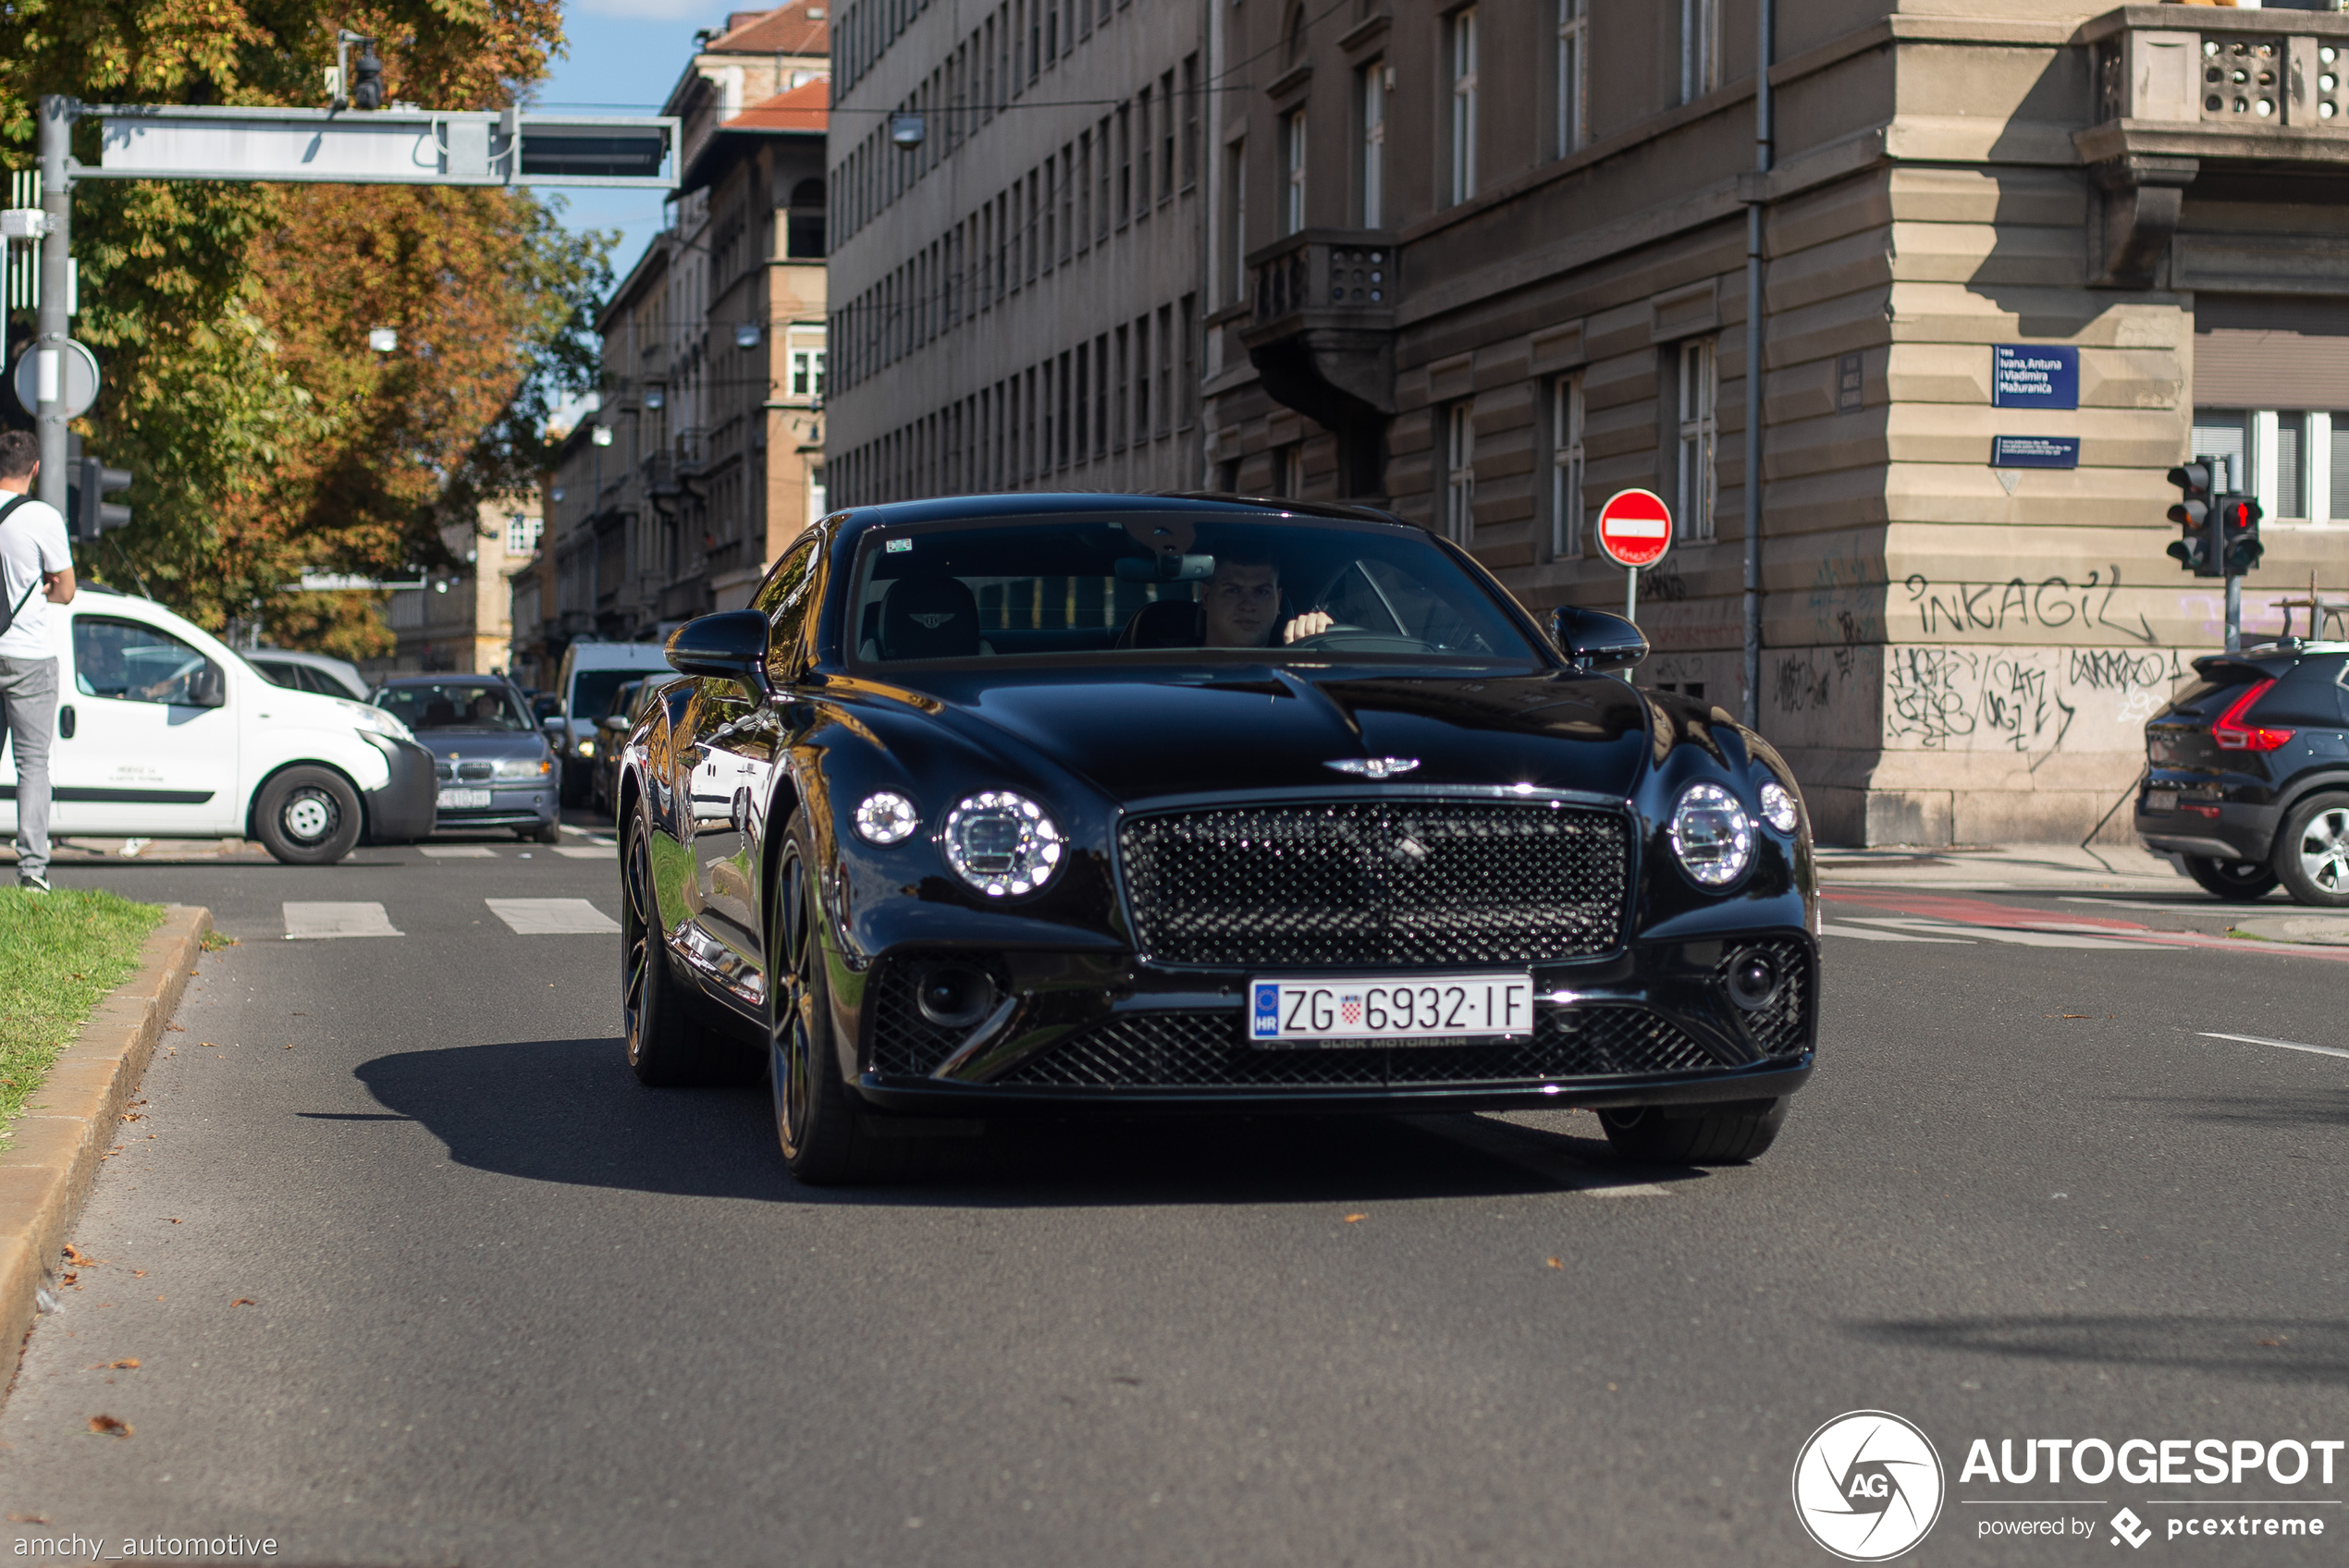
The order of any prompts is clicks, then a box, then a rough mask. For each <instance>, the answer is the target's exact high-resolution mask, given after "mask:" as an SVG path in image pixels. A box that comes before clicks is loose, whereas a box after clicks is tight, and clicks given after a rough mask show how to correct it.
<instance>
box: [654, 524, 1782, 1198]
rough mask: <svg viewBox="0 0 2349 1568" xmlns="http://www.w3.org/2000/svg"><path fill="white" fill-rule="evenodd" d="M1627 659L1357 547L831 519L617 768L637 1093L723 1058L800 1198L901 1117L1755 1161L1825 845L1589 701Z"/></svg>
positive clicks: (1691, 720)
mask: <svg viewBox="0 0 2349 1568" xmlns="http://www.w3.org/2000/svg"><path fill="white" fill-rule="evenodd" d="M1554 640H1555V641H1554ZM1646 650H1647V645H1646V643H1645V642H1644V640H1642V637H1641V636H1640V634H1639V632H1638V631H1637V630H1636V629H1635V628H1633V627H1632V626H1631V625H1630V623H1629V622H1627V621H1624V620H1621V619H1617V618H1615V617H1613V616H1606V615H1601V614H1598V613H1596V612H1590V611H1578V610H1571V609H1568V610H1559V611H1556V612H1553V618H1552V619H1551V621H1550V623H1549V631H1548V632H1547V633H1546V634H1545V631H1544V629H1543V626H1541V625H1539V624H1537V623H1536V622H1535V621H1534V620H1533V619H1532V618H1531V617H1530V616H1529V615H1528V614H1527V613H1526V612H1525V611H1524V610H1523V609H1522V608H1521V607H1519V605H1518V604H1517V603H1516V602H1515V601H1514V600H1513V599H1511V598H1510V596H1509V595H1508V594H1507V592H1505V591H1504V590H1503V589H1502V588H1501V587H1500V585H1499V584H1498V583H1496V582H1494V580H1493V579H1492V578H1491V577H1490V576H1488V575H1487V574H1486V573H1485V572H1484V571H1483V570H1482V568H1480V567H1479V566H1478V565H1477V563H1476V562H1475V561H1474V560H1473V559H1472V558H1471V557H1470V556H1468V555H1467V554H1466V553H1465V552H1463V551H1461V550H1459V549H1457V548H1456V547H1455V546H1453V545H1449V544H1447V543H1445V542H1444V541H1442V540H1440V539H1437V538H1435V537H1434V536H1433V535H1432V534H1430V533H1428V532H1427V531H1426V530H1425V529H1421V528H1418V527H1414V526H1411V525H1409V524H1406V523H1403V522H1400V521H1396V520H1395V519H1392V518H1389V517H1387V516H1385V515H1384V514H1383V513H1377V512H1372V511H1369V510H1366V509H1357V508H1309V507H1304V506H1299V505H1296V504H1293V503H1287V502H1280V501H1260V502H1249V501H1243V500H1238V499H1235V498H1230V497H1221V498H1199V497H1193V498H1181V497H1141V496H991V497H978V498H963V499H955V500H941V501H931V502H922V503H915V504H906V505H898V506H883V507H874V508H861V509H857V510H855V511H851V512H847V513H843V514H841V515H839V516H836V517H834V518H832V519H830V520H828V521H826V522H824V523H823V524H822V525H820V526H819V527H818V528H816V529H815V530H813V531H811V532H810V533H809V534H808V535H807V536H806V538H805V539H804V540H803V541H802V542H800V543H799V544H798V545H796V546H795V547H794V548H793V549H792V550H791V551H790V552H789V553H788V554H787V555H786V556H785V557H783V558H782V559H781V561H780V562H778V563H777V565H776V566H775V568H774V570H772V571H771V572H770V573H769V576H768V578H767V581H766V582H765V584H764V585H763V586H762V587H761V588H760V590H759V592H758V594H757V596H756V599H755V600H754V606H753V607H752V608H751V609H748V610H739V611H733V612H729V613H725V614H719V615H712V616H705V617H703V618H702V619H698V620H695V621H692V622H689V623H688V624H687V625H685V626H684V627H683V628H681V629H680V630H679V631H677V632H676V634H675V635H674V636H672V637H671V638H670V643H669V647H668V655H669V659H670V663H671V664H672V665H674V666H675V667H676V668H678V669H680V670H682V671H683V672H684V673H686V674H688V675H691V676H695V677H696V678H697V679H696V680H694V681H692V682H688V683H683V684H682V685H680V686H678V687H675V688H672V689H670V691H669V692H664V693H663V694H662V700H660V701H658V702H656V703H655V704H653V705H652V706H651V707H649V708H648V709H647V710H646V715H645V717H644V719H643V720H642V721H641V722H639V724H638V725H637V726H636V727H635V729H634V730H633V732H632V733H631V735H630V736H629V738H628V740H627V742H626V758H625V762H624V764H623V769H622V773H621V786H620V792H619V805H620V821H621V843H622V852H621V877H622V895H623V907H624V913H623V917H622V918H623V934H622V945H623V949H624V952H625V955H626V956H625V962H626V973H625V992H624V996H625V1006H624V1013H625V1023H626V1032H627V1050H628V1058H629V1061H630V1063H631V1065H632V1066H633V1068H634V1070H635V1072H636V1074H637V1076H638V1077H639V1078H641V1079H642V1080H644V1081H645V1082H646V1083H648V1084H677V1083H685V1082H691V1081H695V1080H697V1079H699V1078H701V1077H703V1076H704V1075H706V1074H710V1073H716V1072H727V1071H729V1070H730V1066H732V1070H739V1067H738V1065H737V1064H730V1063H729V1061H728V1060H727V1057H728V1054H729V1053H730V1052H731V1051H732V1050H734V1049H735V1048H736V1047H735V1046H734V1045H733V1042H734V1041H736V1040H743V1041H747V1042H749V1043H750V1044H751V1045H752V1046H753V1047H754V1048H755V1049H756V1051H757V1052H759V1053H760V1054H761V1055H762V1056H763V1057H764V1058H765V1060H766V1063H767V1068H768V1072H769V1080H770V1082H771V1084H772V1085H773V1089H774V1103H775V1109H776V1121H777V1133H778V1136H779V1139H780V1142H781V1146H782V1154H783V1158H784V1160H785V1162H786V1164H787V1165H788V1166H789V1167H790V1169H791V1170H793V1172H794V1173H796V1174H797V1175H798V1176H799V1177H801V1178H802V1179H805V1180H807V1181H810V1182H836V1181H844V1180H853V1179H855V1178H856V1177H858V1176H859V1175H862V1174H864V1173H866V1172H867V1171H870V1170H876V1169H879V1168H880V1167H881V1166H883V1165H884V1164H885V1163H887V1162H888V1161H889V1160H890V1158H891V1157H892V1154H893V1152H894V1151H900V1150H903V1149H904V1148H905V1147H907V1146H908V1145H907V1144H906V1142H905V1141H904V1137H903V1134H904V1133H905V1132H906V1131H907V1129H906V1128H905V1126H904V1119H906V1118H916V1117H948V1118H962V1119H978V1118H985V1117H990V1116H996V1115H1008V1114H1012V1113H1015V1112H1023V1111H1025V1112H1037V1111H1041V1112H1047V1113H1051V1114H1053V1115H1058V1116H1068V1115H1075V1114H1080V1113H1084V1112H1087V1111H1092V1110H1101V1111H1111V1112H1125V1111H1129V1110H1132V1109H1138V1108H1150V1107H1157V1108H1187V1109H1202V1108H1205V1109H1228V1110H1233V1111H1248V1112H1261V1111H1269V1110H1301V1111H1314V1112H1327V1111H1333V1110H1345V1109H1361V1110H1381V1111H1399V1110H1412V1111H1436V1110H1467V1109H1477V1108H1485V1107H1537V1106H1539V1107H1553V1108H1555V1107H1558V1106H1587V1107H1592V1108H1594V1109H1599V1110H1600V1111H1601V1112H1602V1114H1603V1117H1604V1119H1605V1128H1606V1133H1607V1136H1608V1137H1609V1138H1610V1139H1611V1140H1613V1141H1614V1143H1615V1144H1616V1145H1617V1147H1619V1148H1621V1149H1623V1150H1625V1151H1627V1152H1629V1153H1630V1154H1632V1155H1634V1156H1637V1157H1641V1158H1669V1159H1676V1160H1695V1161H1714V1160H1737V1159H1743V1158H1751V1157H1753V1156H1754V1155H1756V1154H1759V1153H1760V1152H1761V1151H1762V1150H1763V1149H1764V1148H1765V1147H1767V1146H1768V1145H1769V1144H1770V1142H1771V1140H1772V1139H1773V1138H1774V1137H1775V1136H1776V1134H1777V1130H1778V1127H1779V1123H1780V1121H1781V1119H1782V1118H1783V1117H1784V1115H1785V1108H1786V1104H1787V1099H1788V1096H1790V1095H1791V1094H1793V1093H1794V1091H1795V1090H1797V1089H1798V1088H1800V1087H1801V1086H1802V1084H1803V1083H1804V1081H1805V1080H1806V1079H1807V1078H1808V1077H1809V1075H1810V1072H1811V1063H1812V1052H1813V1046H1814V1036H1815V1032H1816V1023H1817V1017H1818V966H1817V959H1816V948H1815V945H1814V939H1813V932H1814V930H1815V925H1814V916H1815V913H1816V911H1815V903H1814V887H1813V870H1812V857H1811V842H1810V832H1809V827H1808V826H1807V823H1806V822H1805V819H1804V815H1803V813H1802V805H1801V802H1800V799H1799V796H1798V795H1797V792H1796V789H1795V784H1794V779H1793V777H1792V775H1791V773H1790V772H1789V770H1788V768H1787V766H1786V764H1785V763H1784V762H1783V761H1782V760H1780V758H1779V757H1778V755H1777V753H1775V752H1774V751H1772V750H1771V748H1770V747H1769V746H1768V745H1767V744H1765V742H1764V741H1762V740H1761V739H1760V738H1759V737H1758V736H1756V735H1754V734H1753V733H1752V732H1751V731H1749V730H1747V729H1743V728H1741V727H1740V726H1739V725H1737V724H1736V723H1734V722H1732V721H1730V720H1729V719H1728V717H1727V716H1726V715H1724V714H1723V713H1721V712H1720V711H1719V710H1718V709H1716V708H1712V707H1709V706H1707V705H1706V704H1703V703H1699V702H1693V701H1690V700H1688V699H1685V698H1681V697H1677V696H1673V695H1669V694H1649V693H1645V692H1640V691H1637V690H1634V689H1633V688H1632V687H1631V686H1630V685H1629V684H1628V683H1627V682H1625V681H1624V680H1621V679H1619V678H1618V677H1617V675H1616V674H1614V673H1610V672H1611V671H1616V670H1621V669H1625V668H1630V666H1631V665H1633V664H1636V663H1637V662H1638V660H1639V659H1640V658H1641V657H1642V656H1643V655H1645V653H1646ZM738 1060H739V1059H737V1061H738ZM918 1130H919V1129H915V1131H918Z"/></svg>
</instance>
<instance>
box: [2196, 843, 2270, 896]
mask: <svg viewBox="0 0 2349 1568" xmlns="http://www.w3.org/2000/svg"><path fill="white" fill-rule="evenodd" d="M2183 859H2184V861H2185V863H2186V875H2187V876H2191V877H2193V878H2194V879H2195V883H2196V884H2197V885H2199V886H2200V887H2201V888H2202V890H2203V891H2205V892H2207V893H2208V894H2210V895H2212V896H2213V897H2214V898H2220V899H2224V900H2227V901H2228V902H2229V903H2250V902H2251V901H2252V900H2256V899H2264V898H2266V897H2267V896H2268V895H2269V893H2270V892H2273V891H2274V890H2275V886H2276V872H2275V868H2274V867H2273V866H2271V865H2268V864H2263V863H2262V862H2259V861H2256V860H2217V859H2213V858H2211V857H2209V856H2206V855H2186V856H2183Z"/></svg>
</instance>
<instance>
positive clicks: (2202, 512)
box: [2169, 458, 2256, 577]
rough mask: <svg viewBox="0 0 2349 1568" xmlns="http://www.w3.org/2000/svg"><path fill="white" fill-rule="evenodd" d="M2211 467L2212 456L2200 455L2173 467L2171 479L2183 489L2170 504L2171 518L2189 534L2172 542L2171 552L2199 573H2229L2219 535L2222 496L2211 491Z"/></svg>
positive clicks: (2199, 575)
mask: <svg viewBox="0 0 2349 1568" xmlns="http://www.w3.org/2000/svg"><path fill="white" fill-rule="evenodd" d="M2210 469H2211V465H2210V463H2209V462H2208V460H2206V459H2200V458H2197V459H2195V460H2194V461H2193V462H2190V463H2182V464H2180V465H2179V466H2178V467H2176V468H2173V469H2171V471H2170V475H2169V477H2170V483H2171V484H2174V485H2176V486H2177V487H2178V489H2179V491H2180V495H2179V498H2178V502H2177V504H2176V505H2175V506H2173V507H2171V508H2170V521H2171V522H2174V523H2176V524H2177V525H2178V526H2179V527H2180V528H2182V529H2183V530H2184V531H2185V537H2183V539H2180V540H2177V541H2176V542H2174V543H2173V544H2171V546H2170V551H2169V553H2170V555H2171V557H2172V558H2173V559H2175V560H2176V561H2177V562H2178V563H2179V564H2180V565H2181V566H2183V567H2184V568H2185V569H2186V570H2188V571H2191V572H2193V573H2194V574H2195V576H2196V577H2224V576H2225V575H2226V574H2227V573H2226V568H2225V566H2224V564H2223V563H2224V561H2225V558H2226V557H2225V554H2224V552H2223V551H2222V550H2221V548H2220V543H2219V537H2218V534H2219V529H2218V497H2217V496H2213V495H2212V494H2211V492H2210V483H2211V473H2210ZM2246 499H2247V497H2246ZM2255 509H2256V504H2255Z"/></svg>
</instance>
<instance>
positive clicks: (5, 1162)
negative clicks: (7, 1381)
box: [0, 904, 212, 1345]
mask: <svg viewBox="0 0 2349 1568" xmlns="http://www.w3.org/2000/svg"><path fill="white" fill-rule="evenodd" d="M211 929H212V912H211V911H210V910H208V909H204V908H202V907H201V906H197V905H191V904H171V905H167V906H166V908H165V910H164V912H163V924H162V925H158V926H156V927H155V929H154V935H153V936H151V937H148V938H147V945H146V946H145V947H144V948H143V949H141V950H140V954H139V973H138V974H134V975H132V976H131V977H130V978H129V980H126V981H124V982H123V983H122V985H121V986H118V987H117V988H116V990H115V993H114V995H112V996H110V997H108V998H106V999H105V1000H104V1001H102V1002H100V1003H99V1004H98V1006H97V1009H96V1011H93V1012H92V1013H91V1015H90V1022H89V1023H85V1024H83V1025H82V1026H81V1032H80V1034H79V1035H76V1036H75V1037H74V1041H73V1043H72V1044H71V1045H69V1046H68V1047H66V1048H65V1049H64V1050H62V1051H60V1052H58V1053H57V1060H56V1063H55V1066H53V1067H51V1068H50V1069H49V1077H48V1080H47V1082H46V1083H44V1084H43V1085H42V1088H41V1093H40V1095H39V1096H37V1097H36V1099H35V1101H34V1103H33V1105H32V1106H31V1108H30V1109H27V1110H26V1111H25V1113H24V1114H23V1115H22V1116H20V1117H18V1119H17V1122H16V1126H15V1129H14V1140H13V1142H12V1144H11V1145H10V1146H9V1147H7V1148H6V1149H0V1335H5V1339H0V1344H10V1345H20V1344H22V1343H23V1341H24V1337H25V1335H26V1334H27V1333H29V1332H30V1331H31V1329H32V1324H33V1320H34V1318H36V1317H39V1316H40V1311H41V1297H42V1295H43V1293H44V1290H45V1287H46V1285H47V1282H48V1280H49V1276H50V1271H51V1266H52V1264H53V1263H54V1262H55V1259H56V1257H57V1256H58V1255H59V1253H60V1251H61V1250H62V1249H63V1247H64V1246H65V1243H66V1232H67V1231H68V1230H69V1229H71V1227H72V1225H73V1222H74V1220H75V1219H77V1218H78V1217H79V1216H80V1213H81V1205H82V1202H83V1200H84V1199H86V1198H87V1197H89V1195H90V1188H91V1184H92V1182H96V1181H97V1179H98V1165H99V1162H100V1161H101V1160H102V1159H103V1158H105V1152H106V1150H107V1149H108V1148H109V1147H110V1146H111V1145H112V1144H113V1142H114V1131H115V1125H116V1121H115V1119H116V1118H117V1117H118V1116H120V1115H121V1114H122V1109H123V1106H124V1105H125V1104H126V1103H127V1102H128V1101H129V1098H130V1096H132V1095H133V1094H134V1093H136V1092H137V1090H138V1087H139V1080H140V1078H141V1076H143V1075H144V1074H145V1072H146V1071H147V1060H148V1059H149V1058H150V1057H152V1056H153V1055H154V1049H155V1042H156V1041H157V1040H159V1039H161V1038H162V1037H163V1027H164V1025H165V1024H166V1023H169V1022H170V1021H171V1015H172V1013H173V1011H175V1010H177V1009H178V1006H179V995H180V993H181V992H182V991H184V990H185V989H187V986H188V976H189V975H191V974H193V973H194V972H195V967H196V960H197V958H198V957H199V956H200V955H201V954H202V953H203V937H204V933H205V932H207V931H209V930H211Z"/></svg>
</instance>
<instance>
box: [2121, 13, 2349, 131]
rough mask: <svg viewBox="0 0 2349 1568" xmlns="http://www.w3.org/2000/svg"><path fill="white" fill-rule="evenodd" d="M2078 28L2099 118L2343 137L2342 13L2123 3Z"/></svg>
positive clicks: (2346, 108)
mask: <svg viewBox="0 0 2349 1568" xmlns="http://www.w3.org/2000/svg"><path fill="white" fill-rule="evenodd" d="M2081 34H2082V36H2083V38H2084V39H2085V40H2086V42H2087V43H2088V45H2089V47H2090V48H2091V49H2093V50H2094V51H2095V69H2096V79H2095V80H2096V85H2097V120H2098V121H2099V122H2100V123H2101V124H2102V125H2107V126H2109V125H2114V124H2115V123H2118V124H2121V125H2123V126H2127V127H2129V128H2131V129H2139V128H2142V129H2154V128H2161V129H2165V130H2170V131H2172V132H2176V131H2187V130H2192V131H2202V132H2208V131H2220V132H2231V131H2232V132H2241V131H2251V132H2265V133H2268V134H2269V136H2271V137H2274V138H2275V139H2276V140H2278V141H2281V142H2287V143H2289V142H2294V141H2301V140H2302V139H2304V138H2306V137H2310V136H2320V137H2322V138H2323V139H2324V140H2326V141H2331V140H2332V139H2333V138H2336V137H2337V138H2339V139H2340V140H2341V141H2342V142H2343V144H2344V145H2349V91H2344V88H2345V87H2349V16H2341V15H2334V14H2328V13H2325V12H2321V11H2282V10H2277V11H2245V10H2226V11H2215V10H2202V11H2188V10H2186V9H2185V8H2184V7H2183V6H2123V7H2121V9H2120V10H2117V11H2109V12H2107V13H2106V14H2105V15H2103V16H2101V17H2098V18H2096V19H2095V20H2093V21H2091V22H2089V23H2088V24H2087V25H2086V26H2085V28H2083V29H2082V30H2081ZM2092 134H2093V133H2092Z"/></svg>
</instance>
